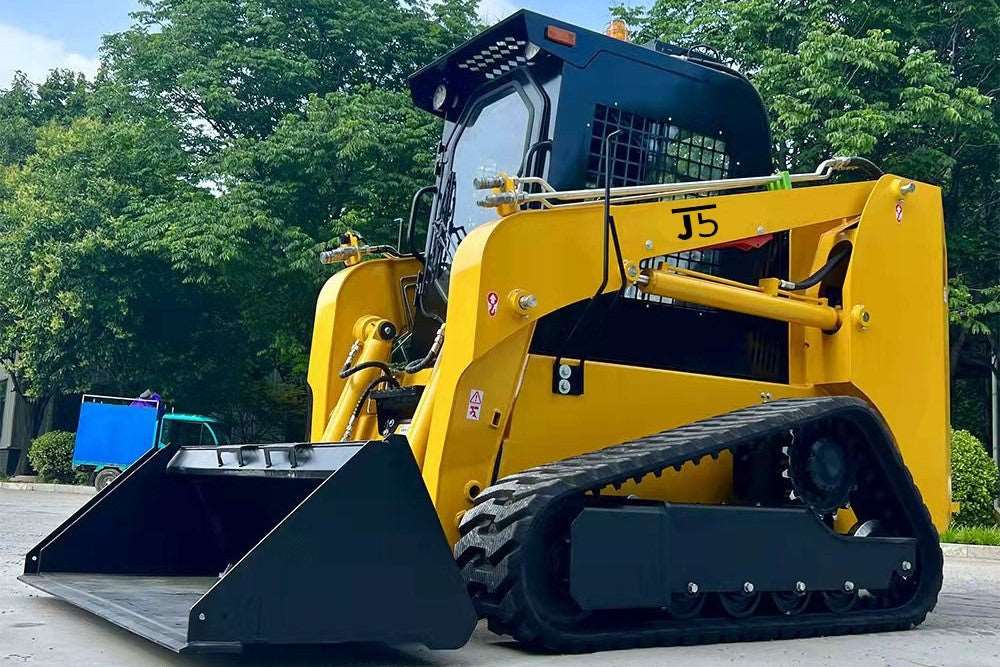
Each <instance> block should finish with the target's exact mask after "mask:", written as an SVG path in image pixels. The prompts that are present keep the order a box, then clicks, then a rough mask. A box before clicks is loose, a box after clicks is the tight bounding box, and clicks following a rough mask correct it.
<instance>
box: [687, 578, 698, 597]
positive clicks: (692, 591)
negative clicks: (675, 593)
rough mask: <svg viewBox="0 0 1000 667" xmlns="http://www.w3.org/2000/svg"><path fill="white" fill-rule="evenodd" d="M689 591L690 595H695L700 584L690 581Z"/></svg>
mask: <svg viewBox="0 0 1000 667" xmlns="http://www.w3.org/2000/svg"><path fill="white" fill-rule="evenodd" d="M687 592H688V594H689V595H695V594H696V593H697V592H698V584H696V583H694V582H693V581H691V582H688V585H687Z"/></svg>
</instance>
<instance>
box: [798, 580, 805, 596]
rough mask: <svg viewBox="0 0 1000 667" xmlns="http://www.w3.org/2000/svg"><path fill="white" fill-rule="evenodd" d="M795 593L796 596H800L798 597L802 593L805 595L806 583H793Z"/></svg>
mask: <svg viewBox="0 0 1000 667" xmlns="http://www.w3.org/2000/svg"><path fill="white" fill-rule="evenodd" d="M795 592H796V593H798V594H800V595H801V594H802V593H805V592H806V582H804V581H796V582H795Z"/></svg>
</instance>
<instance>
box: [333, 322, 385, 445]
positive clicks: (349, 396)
mask: <svg viewBox="0 0 1000 667" xmlns="http://www.w3.org/2000/svg"><path fill="white" fill-rule="evenodd" d="M385 324H390V323H389V321H388V320H384V319H382V318H380V317H373V316H369V317H361V318H359V319H358V321H357V322H356V323H355V324H354V336H355V338H356V339H357V340H358V342H359V343H360V350H359V351H360V354H357V355H351V356H356V359H354V360H353V363H351V366H352V367H353V366H357V365H359V364H363V363H366V362H369V361H381V362H383V363H386V362H388V361H389V355H390V353H391V352H392V338H391V337H389V338H388V339H387V338H386V337H385V336H384V335H383V334H382V326H383V325H385ZM393 331H395V327H393ZM381 373H382V371H381V370H379V369H378V368H366V369H365V370H362V371H358V372H357V373H354V374H353V375H351V376H350V377H348V378H347V381H346V382H345V383H344V389H343V390H342V391H341V392H340V398H339V399H338V400H337V404H336V405H335V406H334V408H333V411H332V412H331V413H330V419H329V421H328V422H327V423H326V429H324V430H323V438H322V439H321V442H339V441H341V440H343V439H344V432H345V431H346V430H347V425H348V424H349V423H350V420H351V415H352V414H353V413H354V409H355V408H356V407H357V405H358V401H360V400H361V395H362V394H363V393H364V391H365V389H366V388H367V387H368V385H369V384H371V383H372V382H373V381H374V380H375V379H376V378H377V377H378V376H379V375H380V374H381Z"/></svg>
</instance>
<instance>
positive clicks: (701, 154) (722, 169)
mask: <svg viewBox="0 0 1000 667" xmlns="http://www.w3.org/2000/svg"><path fill="white" fill-rule="evenodd" d="M616 130H622V133H621V134H619V135H618V137H617V141H616V145H617V148H616V150H615V153H614V155H613V156H612V163H611V173H612V176H611V181H612V182H611V185H612V186H614V187H619V186H623V185H648V184H651V183H677V182H682V181H705V180H715V179H720V178H726V176H727V175H728V174H729V155H728V153H726V142H725V141H723V140H722V139H721V138H713V137H708V136H705V135H702V134H698V133H696V132H692V131H691V130H686V129H683V128H681V127H678V126H677V125H673V124H672V123H670V121H669V119H668V120H667V121H666V122H660V121H654V120H651V119H649V118H646V117H645V116H640V115H639V114H636V113H631V112H628V111H622V110H620V109H616V108H614V107H607V106H604V105H600V104H599V105H598V106H597V110H596V112H595V114H594V121H593V123H592V124H591V138H590V160H589V164H588V168H587V186H588V187H591V188H600V187H604V151H603V148H604V138H605V137H606V136H608V135H609V134H611V133H612V132H614V131H616Z"/></svg>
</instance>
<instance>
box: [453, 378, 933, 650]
mask: <svg viewBox="0 0 1000 667" xmlns="http://www.w3.org/2000/svg"><path fill="white" fill-rule="evenodd" d="M831 418H837V419H848V420H850V421H852V422H853V423H855V424H856V425H858V426H859V427H861V428H862V431H863V432H864V433H865V434H866V437H867V439H868V444H869V447H870V448H871V451H870V452H869V455H870V456H871V457H873V458H872V460H873V461H875V463H876V465H877V466H878V467H879V468H880V474H881V477H882V479H880V480H879V482H880V484H884V485H886V486H887V492H888V493H889V494H890V495H891V496H895V499H896V501H898V502H897V503H896V504H897V506H898V507H899V508H901V509H902V512H903V514H904V515H905V519H906V521H907V523H908V525H909V526H910V527H911V528H912V530H913V537H916V538H917V567H916V569H915V573H916V575H917V577H918V583H917V585H916V589H915V592H914V594H913V596H912V597H911V598H910V600H909V601H907V602H905V603H903V604H902V605H901V606H899V607H896V608H892V609H860V610H855V611H852V612H848V613H846V614H833V613H829V612H817V613H804V614H801V615H798V616H781V615H766V616H765V615H759V616H752V617H749V618H746V619H734V618H728V617H704V616H700V617H697V618H695V619H692V620H691V621H683V620H674V619H670V618H669V617H666V616H665V617H664V619H663V620H662V621H660V622H658V623H655V624H652V625H651V624H650V621H649V619H648V618H647V619H645V620H644V621H643V622H642V625H641V627H640V626H638V625H636V626H635V627H632V628H629V627H628V626H626V627H624V628H623V627H622V624H621V620H620V619H619V620H618V621H616V622H615V624H614V626H613V627H612V626H611V625H605V626H604V627H602V625H601V624H600V622H596V627H595V622H594V621H592V620H591V621H588V622H586V623H585V624H584V625H580V626H574V625H572V624H569V625H568V626H567V623H566V622H565V620H563V619H560V618H559V615H558V613H556V614H555V615H553V614H550V613H549V612H550V608H549V607H548V606H547V605H548V604H550V603H549V602H548V601H546V600H545V599H544V598H542V597H539V596H537V595H536V594H535V592H534V591H533V590H532V589H531V585H530V581H531V574H532V573H531V572H530V568H531V567H532V563H537V561H538V559H537V558H535V559H533V558H531V554H532V553H536V554H537V552H532V551H530V549H532V548H535V549H537V548H539V547H540V546H541V547H545V546H548V545H539V544H537V543H535V544H532V540H533V539H534V540H536V541H537V540H538V539H541V538H540V537H539V535H540V534H541V532H542V531H541V528H540V527H541V526H543V525H544V524H545V521H546V520H549V519H551V517H553V516H557V515H556V514H553V513H555V512H558V507H560V506H565V505H561V501H566V500H572V499H573V498H574V497H576V496H579V495H580V494H583V493H586V492H587V491H594V490H599V489H602V488H604V487H606V486H608V485H609V484H620V483H623V482H626V481H628V480H635V481H640V480H641V479H642V478H643V477H645V476H646V475H648V474H659V473H660V472H662V471H663V470H666V469H667V468H670V467H674V468H675V469H678V470H679V469H680V467H681V466H682V465H684V464H685V463H688V462H695V463H697V462H698V461H700V460H701V459H702V458H703V457H705V456H718V455H719V454H720V453H721V452H723V451H726V450H728V451H731V452H733V453H734V454H735V453H736V452H737V451H738V450H739V449H741V448H742V447H746V446H751V445H753V444H755V443H758V442H760V441H762V440H763V439H765V438H768V437H773V436H779V435H783V434H786V433H787V432H788V430H789V429H794V428H797V427H800V426H803V425H807V424H809V423H812V422H819V421H822V420H826V419H831ZM880 492H882V493H884V492H885V491H882V490H880ZM460 533H461V537H460V539H459V541H458V543H457V544H456V546H455V556H456V559H457V560H458V563H459V565H460V566H461V568H462V573H463V576H464V578H465V580H466V583H467V586H468V589H469V593H470V595H471V596H472V598H473V600H474V602H475V604H476V609H477V611H478V613H479V615H480V617H485V618H486V619H488V621H489V627H490V629H491V630H492V631H494V632H497V633H499V634H509V635H511V636H513V637H514V638H515V639H516V640H518V641H520V642H524V643H527V644H530V645H534V646H537V647H543V648H546V649H548V650H553V651H560V652H587V651H598V650H609V649H624V648H634V647H643V646H657V645H660V646H662V645H675V644H699V643H714V642H729V641H756V640H767V639H781V638H793V637H809V636H818V635H837V634H852V633H866V632H881V631H892V630H903V629H909V628H911V627H913V626H915V625H918V624H919V623H921V622H922V621H923V620H924V618H925V617H926V615H927V613H928V612H930V611H931V610H932V609H933V607H934V604H935V603H936V601H937V595H938V592H939V591H940V588H941V577H942V565H943V559H942V555H941V548H940V545H939V544H938V536H937V531H936V530H935V528H934V526H933V524H932V523H931V519H930V515H929V513H928V511H927V508H926V507H925V506H924V504H923V501H922V499H921V497H920V493H919V491H918V490H917V488H916V486H915V485H914V483H913V480H912V477H911V476H910V473H909V471H908V469H907V468H906V466H905V465H904V464H903V461H902V458H901V457H900V455H899V452H898V450H897V448H896V446H895V445H894V443H893V440H892V437H891V435H890V433H889V431H888V429H887V427H886V426H885V424H884V422H883V421H882V419H881V418H880V417H879V416H878V415H877V413H875V412H874V411H873V410H872V409H871V408H870V407H869V405H868V404H867V403H865V402H864V401H861V400H859V399H855V398H848V397H824V398H814V399H789V400H781V401H774V402H771V403H766V404H763V405H759V406H754V407H750V408H746V409H743V410H738V411H735V412H730V413H727V414H724V415H721V416H718V417H714V418H711V419H707V420H703V421H699V422H694V423H692V424H689V425H685V426H682V427H680V428H676V429H672V430H668V431H664V432H662V433H658V434H656V435H652V436H648V437H644V438H640V439H637V440H634V441H631V442H627V443H624V444H621V445H616V446H613V447H608V448H606V449H602V450H598V451H595V452H592V453H588V454H583V455H580V456H576V457H572V458H569V459H563V460H561V461H556V462H553V463H549V464H546V465H542V466H538V467H536V468H531V469H528V470H525V471H523V472H520V473H517V474H515V475H511V476H509V477H506V478H503V479H501V480H499V481H498V483H497V484H495V485H493V486H491V487H488V488H487V489H485V490H484V491H483V492H482V493H481V494H480V495H479V497H477V498H476V501H475V505H474V507H473V508H472V509H470V510H469V511H468V512H466V514H465V516H464V518H463V521H462V524H461V526H460ZM628 548H633V549H640V548H643V547H642V545H639V544H634V545H629V547H628ZM535 574H536V577H537V574H538V573H535Z"/></svg>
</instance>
